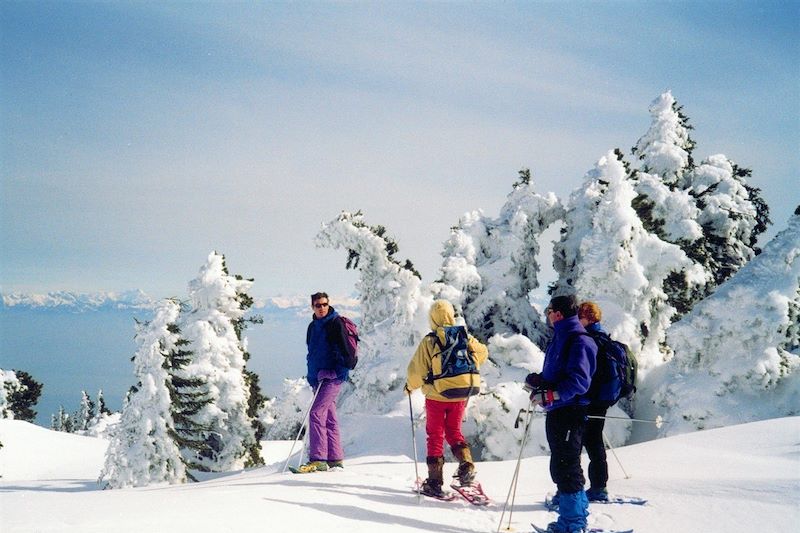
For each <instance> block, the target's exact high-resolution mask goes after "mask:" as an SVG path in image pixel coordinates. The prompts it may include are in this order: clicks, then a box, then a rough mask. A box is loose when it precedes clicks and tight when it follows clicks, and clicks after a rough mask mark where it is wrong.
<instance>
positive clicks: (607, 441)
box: [603, 433, 631, 479]
mask: <svg viewBox="0 0 800 533" xmlns="http://www.w3.org/2000/svg"><path fill="white" fill-rule="evenodd" d="M603 440H604V441H605V443H606V446H608V449H609V450H611V453H612V455H614V459H616V460H617V464H619V467H620V468H621V469H622V473H623V474H625V479H630V478H631V476H629V475H628V473H627V472H626V471H625V467H624V466H622V461H620V460H619V457H617V452H616V451H614V447H613V446H612V445H611V442H609V440H608V438H607V437H606V434H605V433H603Z"/></svg>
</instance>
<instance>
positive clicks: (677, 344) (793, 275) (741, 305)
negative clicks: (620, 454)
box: [653, 207, 800, 435]
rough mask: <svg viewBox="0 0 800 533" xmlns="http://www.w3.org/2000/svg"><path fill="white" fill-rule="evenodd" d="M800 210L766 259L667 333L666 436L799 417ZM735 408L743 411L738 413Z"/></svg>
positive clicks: (660, 398)
mask: <svg viewBox="0 0 800 533" xmlns="http://www.w3.org/2000/svg"><path fill="white" fill-rule="evenodd" d="M798 309H800V207H798V210H797V211H796V212H795V215H794V216H793V217H791V219H790V220H789V225H788V227H787V228H786V229H785V230H783V231H782V232H780V233H779V234H778V235H776V236H775V238H773V239H772V240H771V241H770V242H769V243H768V244H767V245H766V246H765V247H764V250H763V252H762V253H761V254H760V255H758V256H756V257H755V258H754V259H752V260H751V261H750V262H749V263H747V264H746V265H745V266H744V267H742V268H741V269H740V270H739V271H738V272H737V273H736V274H735V275H734V276H733V277H731V278H730V279H729V280H728V281H726V282H725V283H723V284H722V285H720V286H719V288H718V289H717V291H716V292H715V293H714V294H712V295H711V296H709V297H708V298H706V299H705V300H703V301H702V302H700V303H698V304H697V305H696V306H695V308H694V309H693V310H692V312H691V313H690V314H688V315H686V316H685V317H683V319H681V320H680V321H679V322H676V323H675V324H673V325H672V326H671V327H670V328H669V331H668V332H667V338H668V341H669V343H670V345H671V346H672V347H673V349H674V350H675V357H674V359H673V360H672V361H671V363H670V364H669V365H668V367H667V368H668V370H669V372H668V373H666V374H665V375H664V376H662V378H661V384H660V387H659V389H658V392H657V393H656V394H655V395H654V396H653V400H654V402H655V403H654V404H653V405H654V407H656V408H657V407H660V408H665V409H666V412H665V419H666V420H667V424H666V425H665V426H664V428H663V429H662V434H665V435H672V434H676V433H683V432H686V431H692V430H698V429H709V428H714V427H721V426H727V425H732V424H737V423H743V422H749V421H754V420H760V419H764V418H770V417H777V416H788V415H796V414H797V406H798V405H800V372H798V369H799V368H800V347H799V346H798V345H799V344H800V342H798V325H797V324H798ZM731 405H736V406H737V408H736V409H735V410H734V409H731V407H730V406H731Z"/></svg>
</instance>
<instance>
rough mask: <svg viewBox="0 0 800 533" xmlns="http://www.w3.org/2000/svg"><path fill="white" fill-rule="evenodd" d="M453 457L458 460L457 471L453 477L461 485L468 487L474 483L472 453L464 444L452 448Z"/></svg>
mask: <svg viewBox="0 0 800 533" xmlns="http://www.w3.org/2000/svg"><path fill="white" fill-rule="evenodd" d="M452 451H453V455H454V456H455V457H456V459H458V470H456V475H455V476H453V477H457V478H458V482H459V483H461V484H462V485H469V484H470V483H472V482H473V481H475V464H474V463H473V462H472V452H471V451H470V449H469V445H468V444H467V443H466V442H461V443H459V444H456V445H455V446H453V448H452Z"/></svg>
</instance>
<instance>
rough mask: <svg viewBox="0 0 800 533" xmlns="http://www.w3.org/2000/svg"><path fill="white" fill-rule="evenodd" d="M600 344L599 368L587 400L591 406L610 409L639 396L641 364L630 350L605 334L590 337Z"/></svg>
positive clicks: (599, 333) (594, 334) (598, 346)
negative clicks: (638, 379) (622, 400)
mask: <svg viewBox="0 0 800 533" xmlns="http://www.w3.org/2000/svg"><path fill="white" fill-rule="evenodd" d="M589 335H590V336H591V337H592V339H594V342H595V344H597V367H596V370H595V372H594V375H593V376H592V384H591V385H590V386H589V392H587V396H588V397H589V398H590V399H591V401H592V403H594V404H597V405H600V406H604V407H606V408H608V407H611V406H612V405H614V404H615V403H617V402H618V401H619V400H620V399H621V398H630V397H631V396H632V395H633V393H634V392H636V372H637V369H638V362H637V361H636V357H635V356H634V355H633V352H631V350H630V348H628V346H627V345H626V344H624V343H622V342H619V341H615V340H614V339H612V338H611V337H609V336H608V334H606V333H603V332H591V333H590V334H589Z"/></svg>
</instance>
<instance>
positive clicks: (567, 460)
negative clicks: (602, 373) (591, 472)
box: [525, 295, 597, 533]
mask: <svg viewBox="0 0 800 533" xmlns="http://www.w3.org/2000/svg"><path fill="white" fill-rule="evenodd" d="M545 314H546V315H547V320H548V322H549V323H550V324H551V325H552V326H553V338H552V340H551V341H550V344H548V346H547V350H546V351H545V357H544V366H543V368H542V372H541V373H531V374H529V375H528V376H527V377H526V378H525V383H526V385H527V387H528V388H530V389H531V390H532V392H531V402H532V403H533V405H534V406H536V405H541V406H542V407H543V408H544V410H545V411H546V413H547V414H546V418H545V432H546V434H547V443H548V444H549V446H550V477H551V478H552V479H553V482H554V483H555V484H556V486H557V487H558V494H559V500H558V520H557V521H555V522H552V523H550V524H549V525H548V526H547V531H548V532H550V533H581V532H583V531H584V530H585V529H586V528H587V520H586V517H588V516H589V501H588V499H587V497H586V493H585V492H584V490H583V486H584V483H585V481H586V480H585V478H584V477H583V470H582V468H581V449H582V448H583V434H584V430H585V428H586V420H587V418H586V415H587V409H588V405H589V399H588V398H587V397H586V392H587V391H588V390H589V385H590V384H591V381H592V375H593V374H594V371H595V367H596V364H597V345H596V344H595V342H594V341H593V340H592V338H591V337H589V336H588V335H587V334H586V330H585V329H584V327H583V326H582V325H581V323H580V321H579V320H578V302H577V300H576V299H575V296H574V295H567V296H556V297H554V298H552V299H551V300H550V304H549V305H548V306H547V309H546V310H545Z"/></svg>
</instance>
